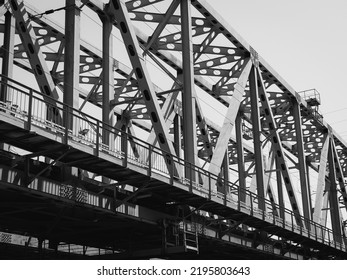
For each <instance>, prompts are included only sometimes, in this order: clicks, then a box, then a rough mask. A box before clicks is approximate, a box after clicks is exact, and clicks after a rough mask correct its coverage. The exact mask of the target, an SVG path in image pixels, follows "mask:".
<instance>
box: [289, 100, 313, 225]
mask: <svg viewBox="0 0 347 280" xmlns="http://www.w3.org/2000/svg"><path fill="white" fill-rule="evenodd" d="M293 115H294V122H295V124H294V126H295V134H296V147H297V152H298V164H299V174H300V187H301V198H302V207H303V212H304V218H305V225H306V228H307V229H310V223H309V222H308V221H309V220H311V219H312V215H311V207H310V205H311V202H310V200H311V194H310V192H309V187H308V182H307V170H306V157H305V150H304V140H303V133H302V124H301V113H300V103H298V101H294V102H293Z"/></svg>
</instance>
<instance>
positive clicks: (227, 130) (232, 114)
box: [209, 59, 252, 175]
mask: <svg viewBox="0 0 347 280" xmlns="http://www.w3.org/2000/svg"><path fill="white" fill-rule="evenodd" d="M251 67H252V62H251V61H250V60H249V59H248V61H247V63H246V64H245V67H244V69H243V71H242V74H241V76H240V78H239V79H238V81H237V84H236V85H235V90H234V94H233V95H232V97H231V100H232V101H231V102H230V105H229V107H228V111H227V113H226V115H225V118H224V122H223V127H222V129H221V132H220V134H219V137H218V140H217V143H216V146H215V150H214V153H213V156H212V159H211V163H210V168H209V172H211V173H213V174H215V175H218V174H219V172H220V168H221V165H222V162H223V159H224V156H225V152H226V150H227V148H228V143H229V139H230V135H231V131H232V130H233V128H234V125H235V120H236V116H237V114H238V111H239V108H240V104H241V102H242V99H243V94H244V91H245V88H246V84H247V81H248V76H249V74H250V71H251Z"/></svg>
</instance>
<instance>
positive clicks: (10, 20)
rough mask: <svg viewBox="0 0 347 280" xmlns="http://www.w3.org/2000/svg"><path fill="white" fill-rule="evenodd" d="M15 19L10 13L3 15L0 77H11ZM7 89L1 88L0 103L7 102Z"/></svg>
mask: <svg viewBox="0 0 347 280" xmlns="http://www.w3.org/2000/svg"><path fill="white" fill-rule="evenodd" d="M15 31H16V30H15V19H14V17H13V16H12V14H11V13H10V12H6V13H5V31H4V44H3V46H2V50H3V56H2V69H1V73H2V75H4V76H6V77H9V78H12V77H13V57H14V35H15ZM4 82H6V81H4ZM7 98H8V96H7V88H5V87H4V86H1V91H0V101H2V102H6V101H7Z"/></svg>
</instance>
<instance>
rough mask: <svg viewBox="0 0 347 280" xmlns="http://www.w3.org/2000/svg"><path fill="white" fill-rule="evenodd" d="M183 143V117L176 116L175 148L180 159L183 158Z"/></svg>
mask: <svg viewBox="0 0 347 280" xmlns="http://www.w3.org/2000/svg"><path fill="white" fill-rule="evenodd" d="M181 141H182V140H181V116H180V115H179V114H176V116H175V118H174V146H175V151H176V155H177V157H178V158H181V157H180V155H181V145H182V143H181Z"/></svg>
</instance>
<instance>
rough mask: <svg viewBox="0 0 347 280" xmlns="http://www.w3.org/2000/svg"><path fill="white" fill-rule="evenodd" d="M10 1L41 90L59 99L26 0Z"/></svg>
mask: <svg viewBox="0 0 347 280" xmlns="http://www.w3.org/2000/svg"><path fill="white" fill-rule="evenodd" d="M9 3H10V5H11V10H12V14H13V16H14V17H15V18H16V24H17V30H18V32H19V36H20V38H21V40H22V43H23V46H24V48H25V51H26V53H27V55H28V58H29V62H30V65H31V68H32V70H33V71H34V73H35V77H36V80H37V83H38V85H39V87H40V89H41V92H42V93H44V94H45V95H48V96H50V97H52V98H54V99H55V100H59V95H58V93H57V91H56V89H55V85H54V82H53V79H52V76H51V75H50V71H49V69H48V66H47V64H46V61H45V58H44V56H43V54H42V51H41V49H40V45H39V43H38V42H37V40H36V35H35V32H34V29H33V26H32V25H31V21H30V19H29V16H28V13H27V11H26V8H25V7H24V2H20V3H19V1H17V0H12V1H9ZM49 102H50V103H52V101H51V100H49ZM52 105H55V104H52Z"/></svg>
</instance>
